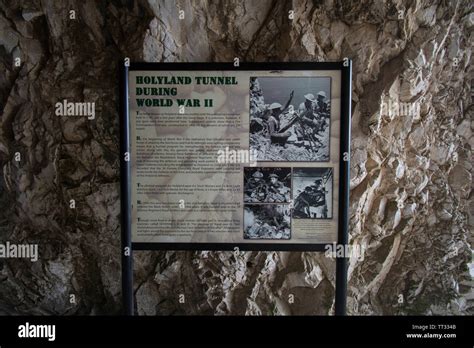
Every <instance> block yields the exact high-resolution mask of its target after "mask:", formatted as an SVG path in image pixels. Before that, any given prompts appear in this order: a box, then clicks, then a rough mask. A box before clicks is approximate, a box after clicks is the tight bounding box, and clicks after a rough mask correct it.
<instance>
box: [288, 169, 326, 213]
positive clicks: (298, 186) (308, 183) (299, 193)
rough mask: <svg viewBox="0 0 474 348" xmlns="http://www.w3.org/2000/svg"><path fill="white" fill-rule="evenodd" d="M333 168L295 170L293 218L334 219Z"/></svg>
mask: <svg viewBox="0 0 474 348" xmlns="http://www.w3.org/2000/svg"><path fill="white" fill-rule="evenodd" d="M332 185H333V170H332V168H293V183H292V186H293V198H294V201H293V214H292V217H293V218H300V219H332Z"/></svg>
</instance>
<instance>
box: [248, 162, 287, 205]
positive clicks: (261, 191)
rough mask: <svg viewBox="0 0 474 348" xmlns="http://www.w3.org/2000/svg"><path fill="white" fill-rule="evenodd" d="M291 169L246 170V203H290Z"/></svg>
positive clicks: (261, 168) (251, 168) (260, 168)
mask: <svg viewBox="0 0 474 348" xmlns="http://www.w3.org/2000/svg"><path fill="white" fill-rule="evenodd" d="M290 194H291V168H279V167H278V168H275V167H273V168H272V167H266V168H264V167H257V168H256V167H246V168H244V203H289V202H290V198H291V197H290Z"/></svg>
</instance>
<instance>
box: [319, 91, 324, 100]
mask: <svg viewBox="0 0 474 348" xmlns="http://www.w3.org/2000/svg"><path fill="white" fill-rule="evenodd" d="M319 97H323V98H324V99H326V92H324V91H319V92H318V98H319Z"/></svg>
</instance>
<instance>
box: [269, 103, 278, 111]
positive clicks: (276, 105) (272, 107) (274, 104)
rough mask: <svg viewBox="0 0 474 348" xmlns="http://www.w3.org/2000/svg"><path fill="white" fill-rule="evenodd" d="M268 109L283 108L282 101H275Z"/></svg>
mask: <svg viewBox="0 0 474 348" xmlns="http://www.w3.org/2000/svg"><path fill="white" fill-rule="evenodd" d="M268 109H270V110H274V109H281V104H280V103H273V104H271V105H270V106H269V107H268Z"/></svg>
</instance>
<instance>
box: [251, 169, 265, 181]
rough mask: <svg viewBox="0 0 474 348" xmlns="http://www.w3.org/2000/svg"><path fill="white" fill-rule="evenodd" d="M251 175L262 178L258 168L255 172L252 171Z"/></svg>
mask: <svg viewBox="0 0 474 348" xmlns="http://www.w3.org/2000/svg"><path fill="white" fill-rule="evenodd" d="M252 176H253V177H254V178H259V179H261V178H263V174H262V173H261V172H259V171H258V170H257V171H256V172H255V173H253V175H252Z"/></svg>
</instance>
